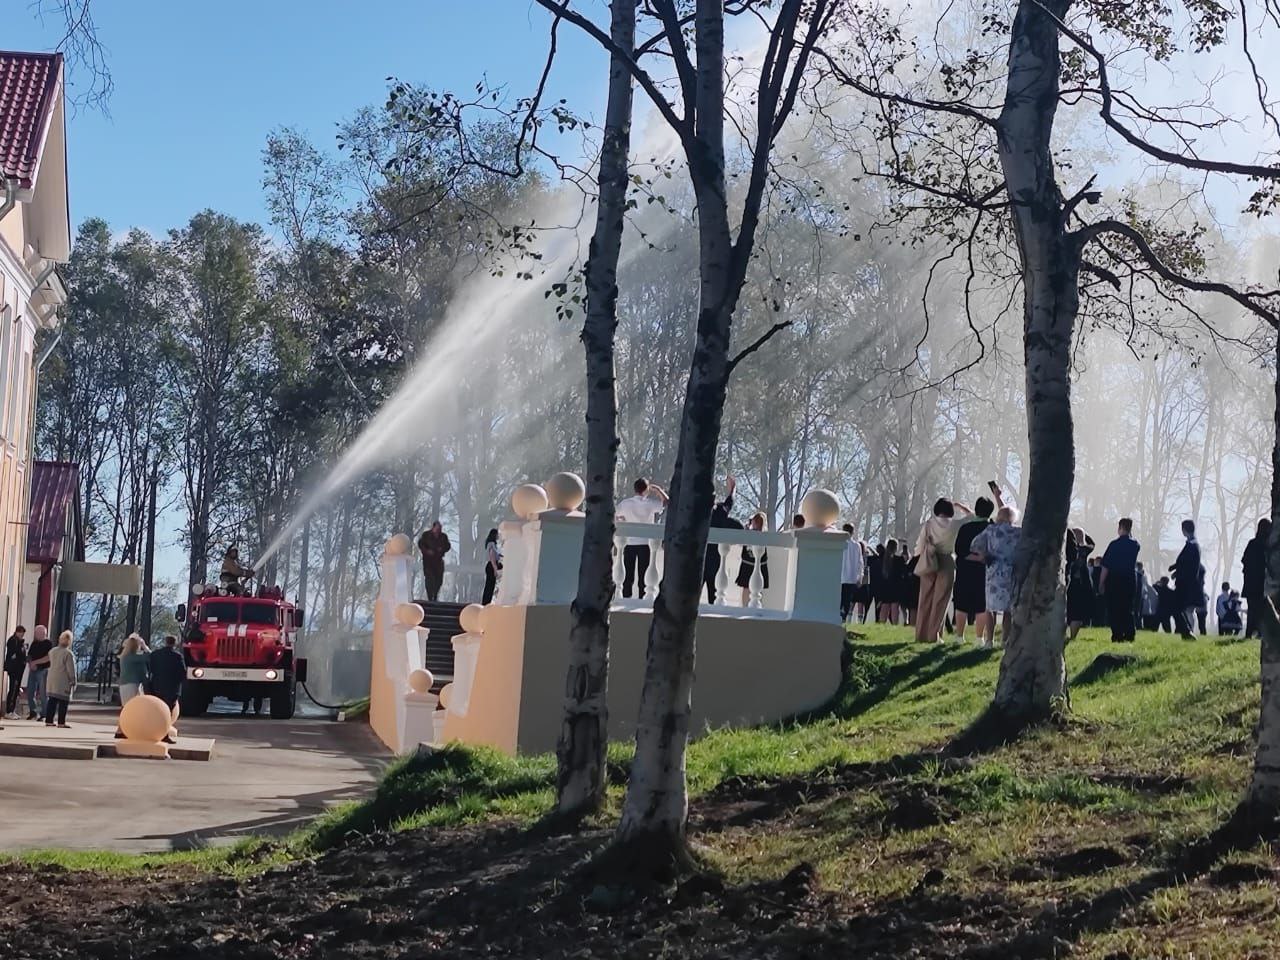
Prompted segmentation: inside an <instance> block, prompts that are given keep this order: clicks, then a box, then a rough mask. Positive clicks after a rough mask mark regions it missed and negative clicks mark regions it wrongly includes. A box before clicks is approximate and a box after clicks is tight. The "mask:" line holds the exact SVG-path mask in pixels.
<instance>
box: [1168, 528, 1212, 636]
mask: <svg viewBox="0 0 1280 960" xmlns="http://www.w3.org/2000/svg"><path fill="white" fill-rule="evenodd" d="M1182 535H1183V536H1184V537H1186V538H1187V542H1186V543H1185V544H1184V545H1183V547H1182V552H1181V553H1179V554H1178V559H1177V560H1175V561H1174V564H1173V566H1172V567H1170V568H1169V572H1170V573H1172V574H1173V582H1174V589H1175V592H1176V593H1177V600H1178V610H1177V617H1178V634H1179V635H1180V636H1181V637H1182V639H1183V640H1194V639H1195V636H1196V632H1195V626H1194V624H1195V622H1196V608H1198V607H1199V606H1200V603H1201V599H1202V597H1203V596H1204V567H1203V566H1201V564H1200V544H1199V543H1197V542H1196V525H1195V523H1194V522H1193V521H1191V520H1183V521H1182Z"/></svg>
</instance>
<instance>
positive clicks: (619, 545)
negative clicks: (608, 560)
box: [613, 536, 627, 597]
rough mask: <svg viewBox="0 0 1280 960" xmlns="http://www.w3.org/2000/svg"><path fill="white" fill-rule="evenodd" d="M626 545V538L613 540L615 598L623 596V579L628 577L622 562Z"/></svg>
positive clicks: (616, 537) (618, 537) (617, 537)
mask: <svg viewBox="0 0 1280 960" xmlns="http://www.w3.org/2000/svg"><path fill="white" fill-rule="evenodd" d="M626 545H627V540H626V537H620V536H615V537H614V538H613V595H614V596H615V597H620V596H622V578H623V577H625V576H626V575H627V571H626V567H625V566H624V565H623V562H622V551H623V550H624V549H625V548H626Z"/></svg>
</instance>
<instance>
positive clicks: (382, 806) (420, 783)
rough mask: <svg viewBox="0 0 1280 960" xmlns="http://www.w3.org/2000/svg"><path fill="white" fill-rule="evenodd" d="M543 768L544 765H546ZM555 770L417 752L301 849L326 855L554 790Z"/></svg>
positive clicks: (308, 835)
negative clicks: (429, 820)
mask: <svg viewBox="0 0 1280 960" xmlns="http://www.w3.org/2000/svg"><path fill="white" fill-rule="evenodd" d="M544 766H545V765H544ZM554 784H555V773H554V770H548V769H544V768H543V767H539V766H537V765H535V764H531V763H529V762H527V761H521V760H517V759H513V758H511V757H508V756H505V755H504V754H501V753H499V752H498V751H497V750H493V749H491V748H486V747H474V746H467V747H464V746H461V745H459V744H450V745H449V746H446V747H443V748H441V749H438V750H419V751H418V752H417V753H414V754H411V755H410V756H408V757H405V758H404V759H403V760H400V761H398V762H396V763H395V764H393V765H392V766H391V767H390V768H389V769H388V770H387V773H386V775H385V776H384V777H383V778H382V780H381V781H380V782H379V783H378V788H377V790H376V791H375V792H374V795H373V796H372V797H371V798H369V799H368V800H366V801H364V802H362V803H358V804H353V805H351V806H348V807H342V808H339V809H337V810H335V811H333V812H332V813H330V814H328V815H327V816H325V817H322V818H321V819H320V820H318V821H317V822H316V823H315V825H314V826H312V827H311V828H310V829H308V830H307V831H305V832H304V834H303V837H302V840H301V844H302V846H303V847H305V848H306V849H308V850H311V851H322V850H328V849H330V848H332V847H335V846H339V845H341V844H342V843H344V842H345V841H346V840H348V839H350V838H352V837H359V836H365V835H368V834H370V833H375V832H380V831H385V830H389V829H391V828H393V827H395V826H396V824H397V823H399V822H401V821H403V820H406V819H408V818H411V817H414V816H417V815H419V814H422V813H426V812H427V811H429V810H442V811H445V810H447V809H448V808H449V807H457V808H458V814H459V819H465V812H466V811H465V810H464V809H462V807H463V806H464V805H466V804H471V805H477V801H479V802H480V803H479V805H483V803H484V802H487V801H492V800H499V799H503V798H507V797H515V796H518V795H520V794H523V793H531V792H533V791H537V790H542V789H546V788H548V787H551V786H554Z"/></svg>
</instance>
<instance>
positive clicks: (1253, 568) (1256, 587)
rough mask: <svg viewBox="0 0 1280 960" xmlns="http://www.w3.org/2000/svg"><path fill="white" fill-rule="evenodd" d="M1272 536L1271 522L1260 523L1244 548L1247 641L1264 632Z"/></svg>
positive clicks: (1242, 589) (1243, 588)
mask: <svg viewBox="0 0 1280 960" xmlns="http://www.w3.org/2000/svg"><path fill="white" fill-rule="evenodd" d="M1270 536H1271V520H1270V518H1268V517H1263V518H1262V519H1261V520H1259V521H1258V532H1257V533H1256V534H1255V535H1254V538H1253V539H1252V540H1250V541H1249V542H1248V544H1247V545H1246V546H1245V548H1244V556H1242V557H1241V558H1240V566H1241V567H1242V568H1243V569H1244V584H1243V586H1241V588H1240V596H1242V597H1244V602H1245V603H1246V604H1247V607H1246V609H1245V627H1244V635H1245V639H1248V638H1249V637H1256V636H1260V634H1261V630H1262V604H1263V603H1265V602H1266V601H1265V600H1264V599H1263V587H1264V583H1265V581H1266V579H1267V539H1268V538H1269V537H1270Z"/></svg>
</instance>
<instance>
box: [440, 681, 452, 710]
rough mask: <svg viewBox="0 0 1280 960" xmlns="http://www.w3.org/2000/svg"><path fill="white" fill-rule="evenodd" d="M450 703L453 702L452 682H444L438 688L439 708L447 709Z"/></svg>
mask: <svg viewBox="0 0 1280 960" xmlns="http://www.w3.org/2000/svg"><path fill="white" fill-rule="evenodd" d="M451 703H453V684H452V683H446V684H445V685H444V686H443V687H441V688H440V708H441V709H442V710H448V709H449V704H451Z"/></svg>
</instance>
